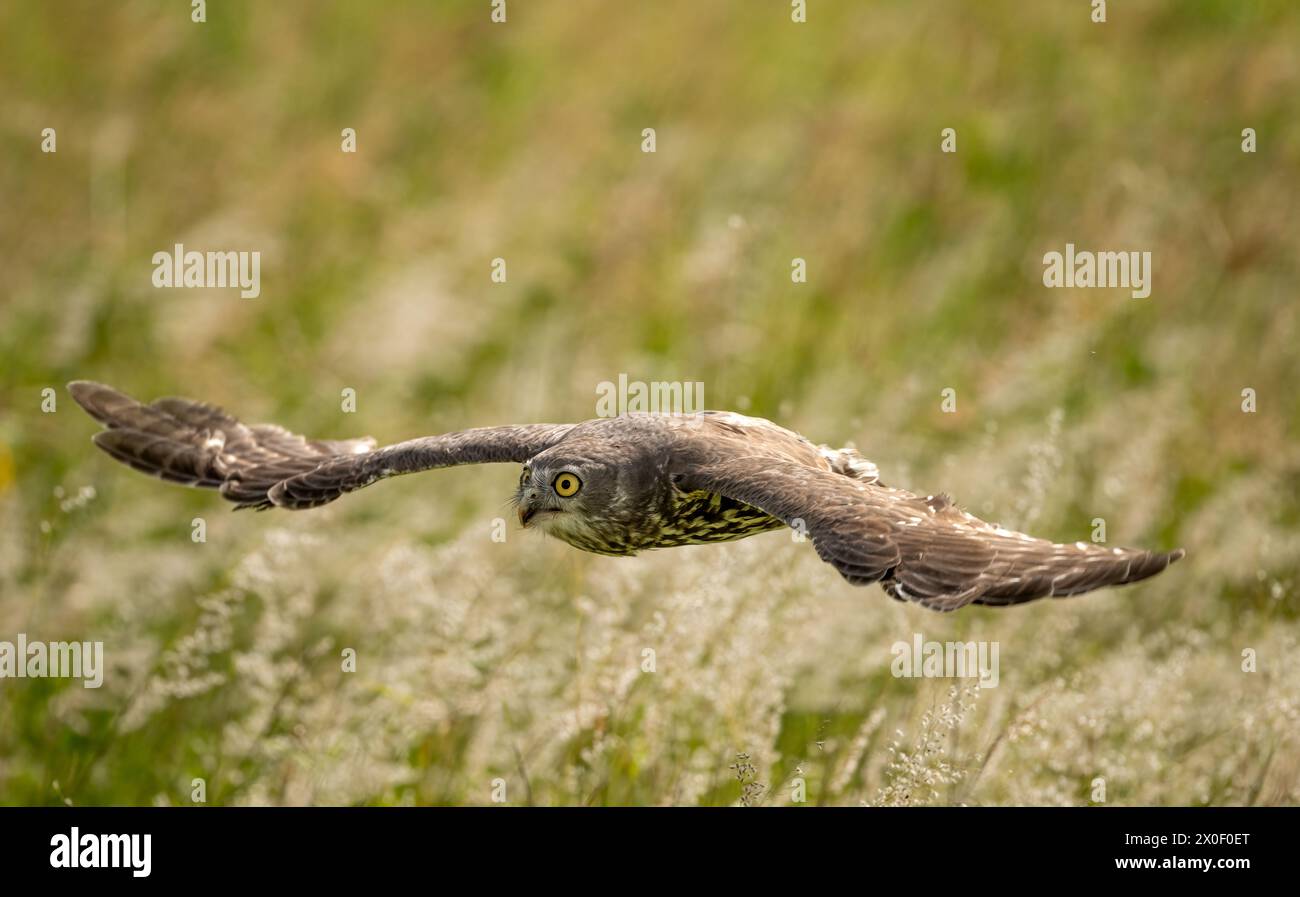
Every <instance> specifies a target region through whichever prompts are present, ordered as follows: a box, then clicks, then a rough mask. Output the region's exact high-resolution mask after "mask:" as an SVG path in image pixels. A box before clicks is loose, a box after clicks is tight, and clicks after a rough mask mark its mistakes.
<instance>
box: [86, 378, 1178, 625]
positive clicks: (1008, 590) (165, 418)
mask: <svg viewBox="0 0 1300 897" xmlns="http://www.w3.org/2000/svg"><path fill="white" fill-rule="evenodd" d="M68 389H69V391H70V392H71V394H72V397H73V398H74V399H75V400H76V401H77V403H78V404H79V405H80V406H81V407H82V408H84V409H85V410H86V411H87V412H88V413H89V414H90V415H91V417H93V418H95V419H96V420H97V421H99V422H100V423H101V424H103V425H104V427H105V429H104V430H102V431H101V432H98V433H96V434H95V435H94V443H95V445H97V446H99V447H100V448H101V449H103V450H104V451H105V452H107V453H108V454H109V455H111V456H112V457H113V458H115V459H117V460H118V461H121V462H122V463H124V464H128V465H130V466H131V467H134V468H135V469H136V470H140V471H143V472H145V473H148V474H152V475H154V476H158V477H161V478H162V479H165V480H170V481H172V482H176V483H184V484H186V485H189V486H201V487H205V488H209V489H216V490H217V491H218V492H220V493H221V495H222V496H223V497H224V498H226V499H228V500H229V501H231V502H234V504H235V507H236V508H237V509H238V508H257V509H259V510H263V509H267V508H285V509H287V510H293V511H298V510H305V509H308V508H316V507H320V506H321V505H324V504H328V503H329V502H332V501H334V500H335V499H337V498H339V497H340V496H343V495H345V494H347V493H349V492H353V491H355V490H357V489H361V488H363V487H365V486H369V485H371V484H372V483H375V482H377V481H379V480H383V479H387V478H389V477H394V476H398V475H400V474H407V473H415V472H417V471H422V470H430V469H433V468H437V467H453V466H455V465H459V464H486V463H511V464H520V465H522V469H521V470H520V473H519V483H518V485H517V487H516V489H515V492H514V496H513V503H514V506H515V509H516V511H517V513H518V517H519V523H520V525H522V526H523V527H526V528H536V529H539V530H541V531H543V532H545V533H548V534H549V535H551V536H554V537H556V538H558V539H560V540H562V541H564V542H567V543H568V544H570V545H572V546H574V547H575V548H580V549H582V550H583V551H590V552H594V553H596V554H603V555H613V556H619V557H626V556H632V555H635V554H637V553H638V552H640V551H645V550H648V549H652V548H670V547H673V546H678V545H698V544H705V543H710V542H727V541H731V540H734V539H743V538H745V537H746V536H752V535H755V534H756V533H762V532H768V531H770V530H776V529H781V528H787V527H788V528H791V529H792V530H793V531H794V533H795V537H796V539H799V540H801V541H806V542H809V543H811V545H812V548H813V550H815V551H816V552H817V555H818V557H820V558H821V559H822V560H823V561H825V562H826V563H828V564H830V565H831V566H832V567H834V568H835V569H836V570H837V571H839V573H840V575H841V576H843V577H844V578H845V579H846V580H847V581H848V582H850V583H852V584H853V585H869V584H871V583H879V584H880V585H881V587H882V588H883V589H884V591H885V592H886V594H888V595H889V596H890V597H892V598H895V599H897V600H899V601H912V602H916V603H917V604H920V605H922V606H923V607H927V608H930V609H932V610H937V611H953V610H956V609H958V608H960V607H964V606H965V605H968V604H983V605H995V606H1004V605H1011V604H1022V603H1024V602H1027V601H1032V600H1034V599H1036V598H1044V597H1064V596H1067V595H1078V594H1081V593H1083V592H1088V591H1091V590H1093V589H1097V588H1101V587H1103V586H1109V585H1121V584H1124V583H1131V582H1137V581H1138V580H1141V579H1146V578H1147V577H1150V576H1153V575H1155V574H1156V573H1159V572H1161V571H1162V570H1164V569H1165V568H1166V567H1168V566H1169V565H1170V564H1172V563H1173V562H1174V561H1177V560H1178V559H1180V558H1181V557H1183V554H1184V553H1183V551H1182V549H1178V550H1176V551H1171V552H1153V551H1142V550H1138V549H1131V548H1107V547H1105V546H1102V545H1094V544H1088V543H1084V542H1075V543H1073V544H1057V543H1054V542H1050V541H1047V540H1044V539H1036V538H1034V537H1032V536H1027V535H1025V534H1023V533H1018V532H1014V531H1012V530H1008V529H1004V528H1002V527H1000V526H998V525H996V524H991V523H986V522H985V521H983V520H980V519H979V518H977V517H974V516H972V515H971V514H968V513H966V512H965V511H963V510H961V509H960V508H958V507H957V506H956V505H955V504H954V503H953V502H952V500H951V499H949V498H948V497H947V496H946V495H942V494H941V495H926V496H921V495H915V494H913V493H911V492H908V491H907V490H904V489H898V488H893V487H890V486H886V485H885V484H884V483H882V482H881V480H880V476H879V472H878V470H877V469H876V465H874V464H872V463H871V462H870V461H867V460H866V459H865V458H862V457H861V456H860V455H859V454H858V453H857V451H855V450H854V449H852V448H841V449H833V448H829V447H828V446H825V445H815V444H813V443H812V442H810V441H809V440H807V439H805V438H804V437H803V436H800V435H799V434H798V433H794V432H792V431H790V430H787V429H785V428H784V427H780V426H778V425H776V424H774V423H772V422H770V421H767V420H762V419H760V418H754V417H746V416H743V415H740V414H734V413H731V412H727V411H706V412H703V413H700V414H694V415H666V414H629V415H622V416H619V417H613V418H598V419H595V420H589V421H585V422H583V423H575V424H523V425H510V426H501V427H482V428H476V429H470V430H461V431H458V432H454V433H444V434H442V435H440V436H425V437H421V438H418V439H411V440H408V441H406V442H399V443H396V444H394V445H389V446H385V447H383V448H379V447H377V445H376V443H375V441H374V440H373V439H370V438H364V439H347V440H339V441H333V440H309V439H306V438H304V437H302V436H297V435H295V434H293V433H290V432H289V431H288V430H285V429H283V428H282V427H278V426H275V425H273V424H258V425H252V426H250V425H246V424H243V423H240V422H239V421H238V420H236V419H235V418H233V417H231V416H230V415H228V414H226V413H225V412H224V411H222V410H221V409H220V408H217V407H215V406H213V405H207V404H202V403H199V402H194V401H191V400H189V399H178V398H167V399H159V400H157V401H155V402H153V403H151V404H148V405H146V404H142V403H140V402H137V401H135V400H134V399H132V398H130V397H129V396H126V395H123V394H122V393H120V392H118V391H117V390H115V389H112V388H111V387H108V386H104V385H102V384H99V383H92V382H89V381H84V380H79V381H75V382H73V383H70V384H69V385H68Z"/></svg>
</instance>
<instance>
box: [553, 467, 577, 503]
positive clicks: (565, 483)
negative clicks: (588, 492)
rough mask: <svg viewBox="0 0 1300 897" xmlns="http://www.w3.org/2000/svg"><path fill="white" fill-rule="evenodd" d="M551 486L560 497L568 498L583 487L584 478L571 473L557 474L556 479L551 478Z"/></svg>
mask: <svg viewBox="0 0 1300 897" xmlns="http://www.w3.org/2000/svg"><path fill="white" fill-rule="evenodd" d="M551 488H552V489H554V490H555V494H556V495H558V496H560V498H568V497H569V496H571V495H577V494H578V490H579V489H581V488H582V480H580V479H578V478H577V477H576V476H574V475H573V474H571V473H561V474H556V476H555V479H553V480H551Z"/></svg>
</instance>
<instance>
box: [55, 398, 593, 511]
mask: <svg viewBox="0 0 1300 897" xmlns="http://www.w3.org/2000/svg"><path fill="white" fill-rule="evenodd" d="M68 391H69V392H70V393H71V394H72V397H73V398H74V399H75V400H76V401H77V404H79V405H80V406H81V407H82V408H84V409H85V410H86V412H87V413H88V414H90V416H91V417H93V418H95V420H97V421H99V422H100V423H102V424H103V425H104V426H105V427H106V429H105V430H103V431H102V432H99V433H96V434H95V436H94V437H93V439H94V443H95V445H97V446H99V448H101V449H102V450H104V451H105V452H106V453H108V454H109V455H110V456H111V457H113V458H114V459H116V460H117V461H120V462H122V463H123V464H126V465H129V466H130V467H133V468H135V469H136V470H139V471H142V472H144V473H147V474H150V475H152V476H157V477H161V478H162V479H164V480H168V481H170V482H174V483H183V484H185V485H188V486H200V487H204V488H209V489H218V490H220V492H221V495H222V496H223V497H225V498H227V499H229V500H230V501H232V502H235V504H236V507H237V508H259V509H264V508H270V507H282V508H289V509H292V510H301V509H304V508H314V507H318V506H320V505H323V504H326V503H328V502H331V501H333V500H335V499H336V498H338V497H339V496H341V495H345V494H347V493H348V492H352V491H354V490H356V489H360V488H362V487H363V486H368V485H369V484H371V483H373V482H375V481H376V480H379V479H383V478H385V477H389V476H395V475H397V474H403V473H414V472H416V471H421V470H429V469H432V468H436V467H450V466H454V465H457V464H481V463H491V462H497V461H502V462H519V463H521V462H523V461H526V460H528V459H529V458H531V457H532V456H533V455H535V454H537V452H539V451H541V450H542V449H544V448H547V447H549V446H551V445H554V444H555V443H556V442H559V441H560V440H561V439H563V438H564V436H565V435H566V434H567V433H568V432H569V430H570V429H572V425H569V424H531V425H523V426H507V427H483V428H479V429H473V430H462V431H459V432H455V433H447V434H444V435H442V436H428V437H424V438H422V439H413V440H410V441H408V442H402V443H398V444H396V445H391V446H388V447H386V448H382V449H376V448H375V440H374V439H371V438H370V437H365V438H362V439H346V440H310V439H307V438H305V437H303V436H299V435H298V434H296V433H291V432H290V431H288V430H286V429H284V428H283V427H280V426H277V425H275V424H257V425H255V426H249V425H247V424H244V423H241V422H240V421H238V420H236V419H235V418H234V417H231V416H230V415H229V414H227V413H226V412H225V411H222V410H221V409H220V408H218V407H216V406H215V405H207V404H204V403H202V402H194V401H191V400H189V399H181V398H164V399H158V400H157V401H155V402H153V403H151V404H148V405H146V404H143V403H141V402H137V401H136V400H135V399H133V398H131V397H130V396H127V395H125V394H123V393H121V392H118V391H117V390H115V389H113V388H112V387H109V386H105V385H103V384H100V383H92V382H90V381H86V380H77V381H74V382H72V383H70V384H68Z"/></svg>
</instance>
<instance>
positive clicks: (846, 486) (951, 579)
mask: <svg viewBox="0 0 1300 897" xmlns="http://www.w3.org/2000/svg"><path fill="white" fill-rule="evenodd" d="M678 477H679V480H678V484H679V487H680V488H683V489H688V490H703V491H708V492H713V493H716V494H719V495H723V496H726V497H728V498H731V499H733V500H735V501H740V502H744V503H745V504H748V505H752V506H753V507H756V508H759V509H761V510H763V511H766V512H767V513H769V514H771V515H772V516H774V517H777V518H779V519H781V520H782V521H784V522H785V523H786V524H787V525H788V526H792V527H794V528H796V529H798V530H801V531H803V532H805V533H806V534H807V536H808V537H809V538H810V539H811V541H812V543H813V547H814V548H815V549H816V550H817V554H818V556H820V557H821V559H822V560H824V561H826V562H827V563H829V564H831V565H832V566H833V567H835V569H836V570H838V571H839V572H840V574H841V575H842V576H843V577H844V578H845V579H847V580H848V581H849V582H851V583H853V584H854V585H867V584H869V583H873V582H879V583H880V584H881V585H882V586H883V587H884V589H885V591H886V592H887V593H889V594H890V595H891V596H892V597H895V598H899V599H903V600H908V601H915V602H917V603H918V604H921V605H922V606H924V607H928V608H930V609H932V610H939V611H951V610H956V609H957V608H959V607H963V606H965V605H967V604H971V603H974V604H990V605H1009V604H1020V603H1023V602H1025V601H1032V600H1034V599H1036V598H1043V597H1048V596H1056V597H1061V596H1066V595H1078V594H1080V593H1083V592H1088V591H1091V590H1093V589H1097V588H1101V587H1103V586H1108V585H1120V584H1123V583H1129V582H1136V581H1137V580H1140V579H1146V578H1147V577H1149V576H1154V575H1155V574H1156V573H1159V572H1160V571H1162V570H1164V569H1165V568H1166V567H1168V566H1169V565H1170V564H1171V563H1173V562H1174V561H1176V560H1178V559H1179V558H1181V557H1182V556H1183V551H1182V549H1179V550H1177V551H1173V552H1169V553H1162V552H1150V551H1141V550H1137V549H1129V548H1106V547H1104V546H1100V545H1090V544H1085V543H1082V542H1077V543H1074V544H1072V545H1062V544H1056V543H1053V542H1049V541H1046V540H1044V539H1035V538H1032V537H1030V536H1026V535H1024V534H1023V533H1017V532H1012V531H1010V530H1005V529H1002V528H1001V527H997V526H994V525H993V524H990V523H986V522H985V521H983V520H980V519H979V518H977V517H973V516H972V515H970V514H967V513H965V512H964V511H961V510H960V509H958V508H957V507H955V506H954V505H953V504H952V502H951V501H950V500H949V499H948V498H947V497H946V496H931V497H928V498H921V497H919V496H916V495H913V494H911V493H910V492H906V491H904V490H901V489H889V488H886V487H883V486H879V485H876V484H874V483H873V482H870V481H868V480H862V479H854V478H851V477H848V476H845V475H844V474H842V473H838V472H835V471H832V470H825V469H821V468H814V467H810V466H806V465H803V464H799V463H797V462H792V461H789V460H785V459H781V458H768V457H761V456H759V457H738V458H733V459H726V460H716V461H714V462H712V463H709V464H705V465H701V466H698V467H695V468H687V469H685V470H682V471H679V473H678Z"/></svg>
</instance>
